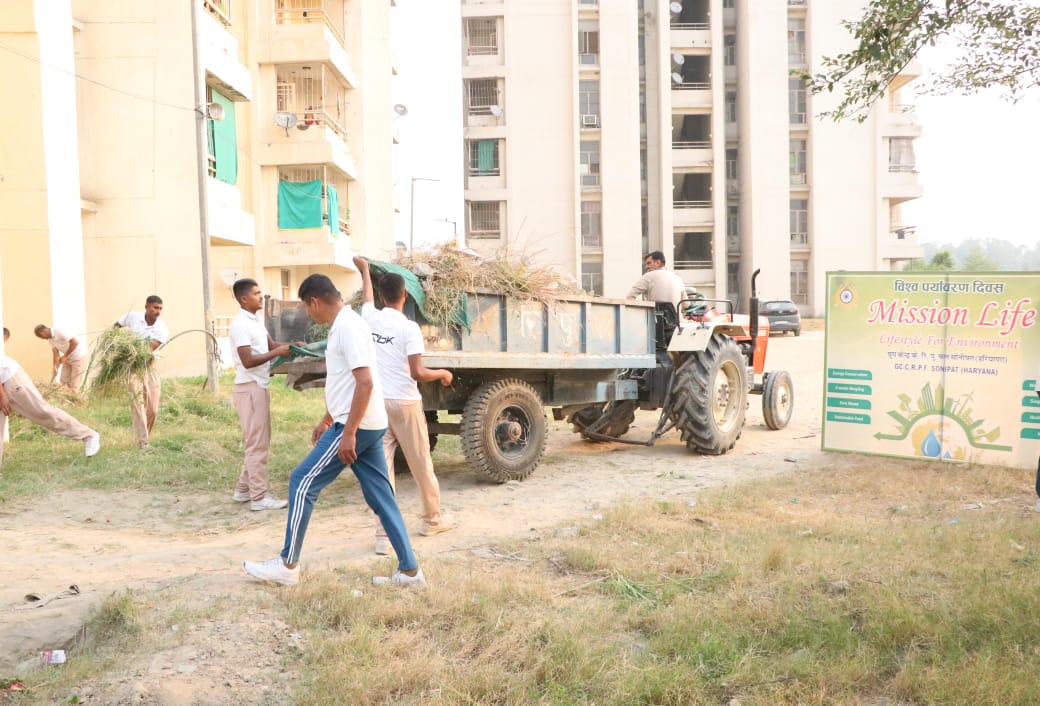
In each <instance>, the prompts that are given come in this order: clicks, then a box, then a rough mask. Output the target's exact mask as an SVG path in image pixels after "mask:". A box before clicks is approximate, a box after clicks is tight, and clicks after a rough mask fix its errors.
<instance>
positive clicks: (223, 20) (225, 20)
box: [202, 0, 231, 27]
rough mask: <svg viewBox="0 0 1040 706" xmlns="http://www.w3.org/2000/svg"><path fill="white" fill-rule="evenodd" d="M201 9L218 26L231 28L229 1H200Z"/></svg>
mask: <svg viewBox="0 0 1040 706" xmlns="http://www.w3.org/2000/svg"><path fill="white" fill-rule="evenodd" d="M202 7H203V9H205V10H206V12H208V13H209V14H211V15H212V16H213V19H215V20H216V21H217V22H219V23H220V24H222V25H224V26H225V27H230V26H231V0H202Z"/></svg>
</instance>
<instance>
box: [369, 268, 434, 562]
mask: <svg viewBox="0 0 1040 706" xmlns="http://www.w3.org/2000/svg"><path fill="white" fill-rule="evenodd" d="M354 265H355V266H356V267H357V268H358V270H359V271H360V272H361V278H362V297H363V301H364V303H363V304H362V306H361V316H362V318H364V319H365V321H367V322H368V325H369V326H370V327H371V328H372V341H373V342H374V343H375V344H376V360H377V361H378V362H379V375H380V378H381V380H382V383H383V402H384V404H385V405H386V414H387V417H388V426H387V430H386V434H385V435H384V436H383V455H384V456H385V457H386V466H387V470H388V472H389V474H390V483H391V484H393V483H394V454H395V452H396V451H397V447H398V445H400V447H401V450H402V451H403V452H404V457H405V460H406V461H408V468H410V469H411V471H412V477H413V478H414V479H415V485H416V486H417V487H418V488H419V497H420V498H421V500H422V526H421V527H420V529H419V534H421V535H423V536H430V535H434V534H440V533H441V532H447V531H448V530H450V529H451V528H452V527H453V526H454V525H453V523H452V520H451V518H450V517H449V516H447V515H441V491H440V485H439V484H438V482H437V476H436V475H434V472H433V458H432V457H431V455H430V437H429V432H428V430H427V428H426V416H425V414H424V413H423V403H422V395H421V394H419V386H418V385H417V384H416V383H417V382H425V381H432V380H439V381H440V383H441V384H442V385H444V386H445V387H447V386H448V385H450V384H451V381H452V375H451V372H450V371H448V370H434V369H431V368H427V367H426V366H425V365H423V363H422V356H423V353H425V352H426V348H425V346H424V345H423V337H422V331H420V330H419V325H418V324H416V323H415V322H414V321H411V320H409V319H408V318H407V317H406V316H405V315H404V302H405V299H406V297H407V293H406V291H405V287H404V278H403V277H401V275H398V274H394V273H387V274H384V275H383V276H382V277H380V279H379V294H380V296H381V297H382V299H383V304H384V306H383V308H382V309H376V307H375V293H374V292H373V289H372V274H371V272H370V271H369V267H368V260H366V259H365V258H363V257H360V256H355V257H354ZM388 551H389V547H387V546H386V535H385V532H384V530H383V528H382V527H379V528H377V529H376V553H377V554H386V553H387V552H388Z"/></svg>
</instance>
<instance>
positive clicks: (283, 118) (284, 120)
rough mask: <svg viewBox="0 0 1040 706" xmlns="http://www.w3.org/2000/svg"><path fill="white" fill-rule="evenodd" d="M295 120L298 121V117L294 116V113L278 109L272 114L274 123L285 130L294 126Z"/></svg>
mask: <svg viewBox="0 0 1040 706" xmlns="http://www.w3.org/2000/svg"><path fill="white" fill-rule="evenodd" d="M297 122H299V119H298V118H297V117H296V113H286V112H284V111H281V110H279V111H278V112H277V113H275V114H274V124H275V125H277V126H278V127H281V128H285V129H286V130H288V129H289V128H291V127H296V123H297Z"/></svg>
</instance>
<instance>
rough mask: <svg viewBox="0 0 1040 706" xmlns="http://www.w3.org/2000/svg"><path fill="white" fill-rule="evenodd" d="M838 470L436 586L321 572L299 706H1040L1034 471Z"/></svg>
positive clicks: (646, 517) (655, 517) (707, 499)
mask: <svg viewBox="0 0 1040 706" xmlns="http://www.w3.org/2000/svg"><path fill="white" fill-rule="evenodd" d="M837 465H838V466H839V468H837V469H834V470H823V471H817V472H813V473H805V474H801V475H798V476H792V477H789V478H784V479H779V480H773V481H765V482H761V483H754V484H748V485H740V486H738V487H736V488H734V489H731V490H727V491H721V492H715V493H711V494H708V495H706V496H704V497H703V498H702V499H700V500H699V502H698V505H697V506H696V507H694V508H690V507H687V506H686V505H685V504H682V505H673V504H668V503H658V504H654V505H634V506H625V507H621V508H617V509H615V510H613V511H611V512H609V513H608V514H607V515H606V516H605V518H604V519H603V521H601V522H599V523H596V524H595V525H594V526H591V527H586V528H584V529H583V530H582V531H581V532H580V533H579V536H577V537H568V538H552V539H541V540H539V541H519V542H516V543H515V544H513V545H511V546H508V547H498V548H497V552H496V554H497V555H499V556H507V555H508V556H513V557H514V558H516V557H523V558H525V559H527V560H528V561H510V560H486V559H474V558H456V559H450V560H443V561H440V562H436V563H429V562H428V563H427V564H426V571H427V573H428V576H429V578H430V580H431V584H432V588H431V589H430V590H429V591H428V592H426V593H423V594H416V593H400V592H395V591H386V590H377V589H374V588H373V587H371V586H366V585H365V584H364V582H363V579H362V577H361V576H360V575H354V574H332V573H327V572H326V573H314V574H311V575H307V576H306V578H305V582H304V583H302V584H301V586H300V587H299V588H298V589H297V590H295V591H294V592H291V593H290V594H289V596H290V598H289V600H290V615H291V621H292V622H294V623H296V624H298V625H300V626H302V627H303V628H306V629H308V630H310V631H312V632H311V634H312V640H313V642H312V644H313V645H314V650H313V652H312V653H310V654H309V655H308V656H307V660H306V664H307V667H306V669H307V674H308V676H307V678H306V679H305V680H304V686H303V687H301V691H300V693H299V694H298V698H299V699H300V701H301V702H306V703H329V704H331V703H338V702H339V699H340V698H341V697H342V694H344V693H348V690H349V693H351V701H352V702H353V703H359V704H365V703H386V702H394V703H417V704H418V703H457V704H463V703H508V704H514V703H515V704H521V703H597V704H632V703H653V704H691V703H726V702H727V701H729V700H730V699H734V698H736V699H739V701H740V703H742V704H814V703H820V704H822V703H828V704H833V703H838V704H861V703H964V704H968V703H970V704H987V703H988V704H1009V703H1023V704H1024V703H1037V702H1040V684H1038V683H1037V682H1036V680H1035V678H1034V675H1035V673H1036V671H1037V670H1038V669H1040V592H1038V591H1036V589H1035V582H1036V572H1037V567H1038V565H1040V558H1038V557H1040V529H1038V527H1040V525H1038V523H1037V518H1036V517H1035V516H1034V514H1032V513H1030V512H1029V511H1028V510H1027V509H1026V507H1027V504H1028V503H1029V502H1030V499H1029V497H1028V492H1027V489H1028V488H1029V487H1030V483H1029V480H1030V479H1029V478H1028V477H1027V475H1026V474H1025V473H1021V472H1008V471H1003V470H996V469H989V468H957V467H938V466H934V465H925V464H899V463H894V462H892V463H890V464H888V463H886V464H885V465H890V467H887V468H881V469H878V468H877V462H876V461H871V462H869V463H867V464H861V465H859V466H858V467H854V468H848V464H840V463H839V464H837ZM841 466H845V467H846V468H848V470H843V469H842V467H841ZM865 466H869V467H873V468H875V469H877V470H876V472H875V473H872V474H866V473H863V471H862V468H864V467H865ZM975 502H981V503H982V504H983V508H982V509H965V506H967V505H969V504H970V503H975ZM954 520H956V522H954ZM355 588H358V589H360V590H362V592H363V594H364V595H363V596H361V597H357V598H355V597H354V596H353V594H352V590H353V589H355Z"/></svg>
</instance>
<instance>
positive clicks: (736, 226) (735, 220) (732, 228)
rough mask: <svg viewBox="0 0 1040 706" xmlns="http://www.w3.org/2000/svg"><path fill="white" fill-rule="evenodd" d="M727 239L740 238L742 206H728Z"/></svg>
mask: <svg viewBox="0 0 1040 706" xmlns="http://www.w3.org/2000/svg"><path fill="white" fill-rule="evenodd" d="M726 237H728V238H737V237H740V206H737V205H735V204H731V205H729V206H726Z"/></svg>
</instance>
